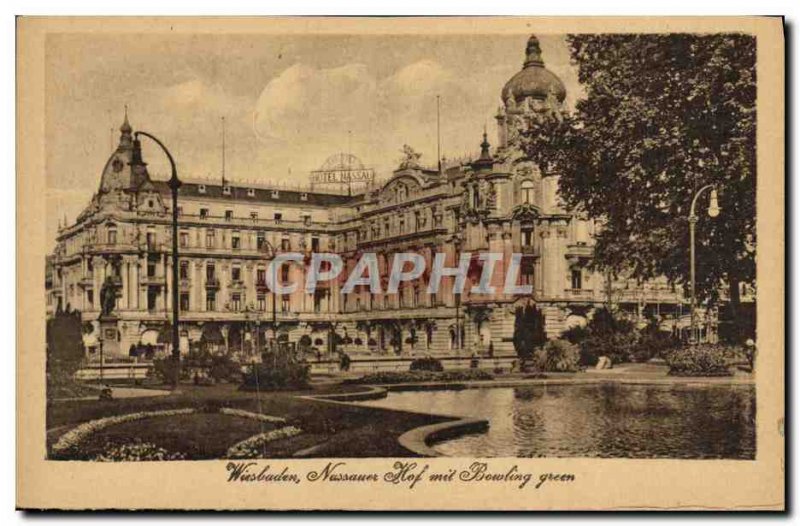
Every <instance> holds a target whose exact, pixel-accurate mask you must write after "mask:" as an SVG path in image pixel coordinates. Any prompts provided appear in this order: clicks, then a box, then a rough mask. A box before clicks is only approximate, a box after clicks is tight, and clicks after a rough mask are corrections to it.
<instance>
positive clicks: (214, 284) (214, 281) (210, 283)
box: [206, 277, 219, 290]
mask: <svg viewBox="0 0 800 526" xmlns="http://www.w3.org/2000/svg"><path fill="white" fill-rule="evenodd" d="M206 288H207V289H215V290H216V289H219V279H218V278H209V277H206Z"/></svg>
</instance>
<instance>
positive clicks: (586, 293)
mask: <svg viewBox="0 0 800 526" xmlns="http://www.w3.org/2000/svg"><path fill="white" fill-rule="evenodd" d="M564 294H565V295H566V296H567V298H569V299H570V300H574V301H593V300H594V299H595V297H594V291H593V290H592V289H565V290H564Z"/></svg>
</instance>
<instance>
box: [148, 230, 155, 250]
mask: <svg viewBox="0 0 800 526" xmlns="http://www.w3.org/2000/svg"><path fill="white" fill-rule="evenodd" d="M155 248H156V233H155V232H148V233H147V250H155Z"/></svg>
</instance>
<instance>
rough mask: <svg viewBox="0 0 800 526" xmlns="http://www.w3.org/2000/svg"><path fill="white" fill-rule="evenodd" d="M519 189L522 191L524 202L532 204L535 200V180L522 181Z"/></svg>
mask: <svg viewBox="0 0 800 526" xmlns="http://www.w3.org/2000/svg"><path fill="white" fill-rule="evenodd" d="M519 189H520V191H521V193H522V202H523V203H525V204H526V205H532V204H533V200H534V195H533V194H534V189H533V181H522V184H521V185H520V186H519Z"/></svg>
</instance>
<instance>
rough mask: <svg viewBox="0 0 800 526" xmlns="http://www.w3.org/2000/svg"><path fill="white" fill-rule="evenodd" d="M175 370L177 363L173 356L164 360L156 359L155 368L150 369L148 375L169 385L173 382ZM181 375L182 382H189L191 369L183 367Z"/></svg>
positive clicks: (154, 361)
mask: <svg viewBox="0 0 800 526" xmlns="http://www.w3.org/2000/svg"><path fill="white" fill-rule="evenodd" d="M181 365H183V364H181ZM174 370H175V361H174V360H173V359H172V356H165V357H163V358H155V359H154V360H153V368H152V369H150V370H149V371H148V372H147V374H148V376H151V377H155V378H157V379H158V380H159V381H160V382H161V383H164V384H168V383H171V382H172V377H173V371H174ZM180 375H181V380H188V379H189V369H188V368H186V367H181V369H180Z"/></svg>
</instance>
